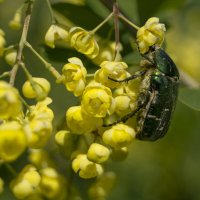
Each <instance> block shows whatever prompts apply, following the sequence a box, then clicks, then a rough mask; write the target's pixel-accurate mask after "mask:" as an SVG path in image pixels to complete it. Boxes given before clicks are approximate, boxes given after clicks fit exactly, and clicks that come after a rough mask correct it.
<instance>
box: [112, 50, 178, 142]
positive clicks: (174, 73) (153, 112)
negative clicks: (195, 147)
mask: <svg viewBox="0 0 200 200" xmlns="http://www.w3.org/2000/svg"><path fill="white" fill-rule="evenodd" d="M149 54H150V56H149V55H148V56H146V58H147V59H148V60H149V61H150V62H151V63H152V65H151V66H150V67H149V68H147V69H145V70H144V71H141V72H140V73H138V74H135V75H133V76H131V77H129V78H127V79H125V80H122V81H120V82H123V81H129V80H132V79H135V78H137V77H139V76H143V77H144V78H143V80H142V83H141V87H140V93H139V97H138V100H137V108H136V110H134V111H133V112H131V113H130V114H128V115H126V116H124V117H122V118H121V119H119V120H117V121H116V122H114V123H113V124H117V123H119V122H126V121H127V120H128V119H129V118H130V117H132V116H133V115H135V114H137V138H138V139H140V140H149V141H155V140H157V139H159V138H161V137H163V136H164V135H165V134H166V132H167V130H168V128H169V125H170V121H171V117H172V114H173V111H174V108H175V105H176V99H177V95H178V88H179V72H178V69H177V67H176V65H175V64H174V62H173V61H172V59H171V58H170V57H169V56H168V55H167V53H166V52H165V51H164V50H162V49H154V50H151V51H150V53H149ZM112 80H113V79H112ZM113 81H116V80H113ZM113 124H112V125H113Z"/></svg>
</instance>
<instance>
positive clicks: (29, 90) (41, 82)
mask: <svg viewBox="0 0 200 200" xmlns="http://www.w3.org/2000/svg"><path fill="white" fill-rule="evenodd" d="M33 81H34V82H35V86H34V87H33V86H32V85H31V83H30V81H26V82H25V83H24V85H23V87H22V92H23V94H24V96H25V97H26V98H30V99H32V98H39V99H40V100H43V99H44V98H46V97H47V96H48V94H49V91H50V88H51V85H50V83H49V81H48V80H46V79H45V78H38V77H33Z"/></svg>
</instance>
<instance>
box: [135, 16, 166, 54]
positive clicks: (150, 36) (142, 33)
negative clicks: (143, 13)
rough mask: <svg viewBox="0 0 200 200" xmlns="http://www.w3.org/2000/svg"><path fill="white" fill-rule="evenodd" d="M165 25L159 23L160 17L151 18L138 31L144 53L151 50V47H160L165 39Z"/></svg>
mask: <svg viewBox="0 0 200 200" xmlns="http://www.w3.org/2000/svg"><path fill="white" fill-rule="evenodd" d="M165 31H166V29H165V25H164V24H161V23H159V18H157V17H151V18H149V19H148V20H147V21H146V23H145V25H144V26H143V27H141V28H140V29H139V30H138V32H137V42H138V47H139V50H140V53H142V54H144V53H147V52H148V51H149V47H151V46H154V45H156V46H158V47H160V46H161V44H162V42H163V41H164V32H165Z"/></svg>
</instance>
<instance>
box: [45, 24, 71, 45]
mask: <svg viewBox="0 0 200 200" xmlns="http://www.w3.org/2000/svg"><path fill="white" fill-rule="evenodd" d="M57 40H63V41H65V42H67V41H68V32H67V31H66V30H65V29H64V28H62V27H60V26H58V25H57V24H53V25H51V26H50V27H49V29H48V31H47V33H46V35H45V44H46V45H47V46H49V47H51V48H55V42H56V41H57Z"/></svg>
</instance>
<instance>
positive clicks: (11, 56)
mask: <svg viewBox="0 0 200 200" xmlns="http://www.w3.org/2000/svg"><path fill="white" fill-rule="evenodd" d="M16 58H17V50H16V49H13V48H12V49H9V50H7V51H6V52H5V57H4V59H5V61H6V63H8V64H9V65H10V66H13V65H14V64H15V62H16Z"/></svg>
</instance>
